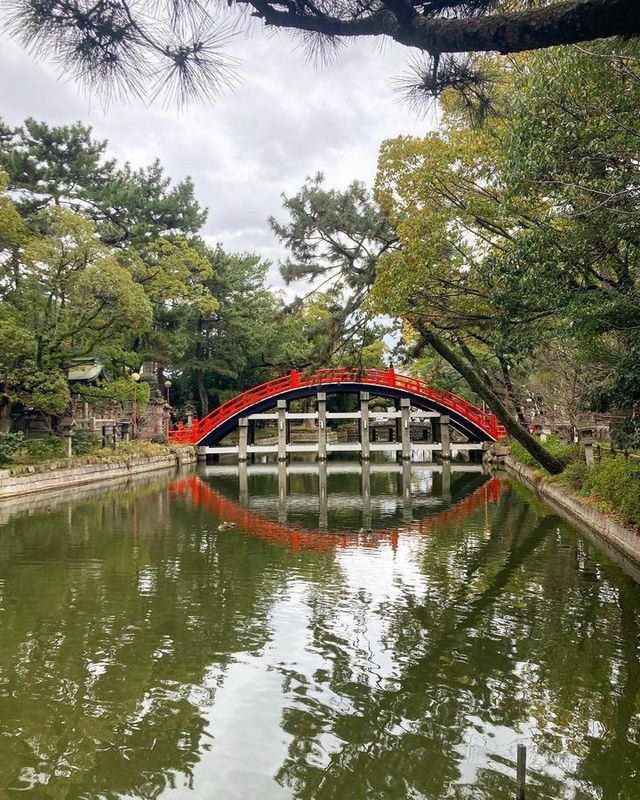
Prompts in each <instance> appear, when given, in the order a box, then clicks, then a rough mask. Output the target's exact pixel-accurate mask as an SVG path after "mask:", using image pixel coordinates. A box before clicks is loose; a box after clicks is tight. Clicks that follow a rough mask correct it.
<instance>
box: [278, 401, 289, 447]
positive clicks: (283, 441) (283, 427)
mask: <svg viewBox="0 0 640 800" xmlns="http://www.w3.org/2000/svg"><path fill="white" fill-rule="evenodd" d="M287 444H288V442H287V401H286V400H278V461H286V460H287Z"/></svg>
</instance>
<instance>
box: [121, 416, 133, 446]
mask: <svg viewBox="0 0 640 800" xmlns="http://www.w3.org/2000/svg"><path fill="white" fill-rule="evenodd" d="M131 427H132V423H131V422H129V421H128V420H123V421H122V422H121V423H120V438H121V439H122V441H123V442H128V441H129V440H130V439H131Z"/></svg>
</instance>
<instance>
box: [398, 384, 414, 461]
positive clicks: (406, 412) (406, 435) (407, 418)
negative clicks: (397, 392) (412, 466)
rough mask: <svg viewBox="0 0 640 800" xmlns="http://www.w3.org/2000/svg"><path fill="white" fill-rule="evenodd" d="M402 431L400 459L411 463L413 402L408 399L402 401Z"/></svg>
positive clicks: (404, 398)
mask: <svg viewBox="0 0 640 800" xmlns="http://www.w3.org/2000/svg"><path fill="white" fill-rule="evenodd" d="M400 431H401V432H400V437H401V442H402V450H401V451H400V458H401V459H402V461H411V400H409V398H408V397H403V398H402V399H401V400H400Z"/></svg>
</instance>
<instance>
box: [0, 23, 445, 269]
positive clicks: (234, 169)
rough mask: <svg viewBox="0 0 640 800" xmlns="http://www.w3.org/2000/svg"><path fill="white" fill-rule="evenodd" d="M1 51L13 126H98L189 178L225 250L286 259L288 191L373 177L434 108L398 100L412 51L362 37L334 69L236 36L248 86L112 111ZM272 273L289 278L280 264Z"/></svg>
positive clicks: (119, 154)
mask: <svg viewBox="0 0 640 800" xmlns="http://www.w3.org/2000/svg"><path fill="white" fill-rule="evenodd" d="M3 44H4V46H3V48H2V51H1V52H0V93H1V94H0V96H1V97H2V107H1V111H0V113H1V114H2V116H3V117H4V119H5V121H6V122H8V123H10V124H12V125H16V124H19V123H20V122H21V121H22V120H23V119H24V118H25V117H29V116H31V117H35V118H36V119H39V120H43V121H45V122H47V123H49V124H51V125H60V124H68V123H71V122H74V121H75V120H79V119H80V120H83V121H84V122H88V123H90V124H91V125H92V126H93V128H94V133H95V135H96V136H97V137H99V138H105V139H108V140H109V154H110V155H111V156H113V157H115V158H117V159H118V160H128V161H130V162H131V163H132V164H133V165H135V166H144V165H146V164H148V163H150V162H151V161H153V159H155V158H156V157H158V158H160V161H161V162H162V164H163V165H164V167H165V168H166V170H167V172H168V174H169V175H170V176H171V177H172V178H173V179H175V180H179V179H181V178H183V177H185V176H186V175H191V177H192V178H193V180H194V182H195V186H196V192H197V196H198V198H199V200H200V201H201V202H202V204H203V205H205V206H207V207H208V208H209V218H208V221H207V225H206V229H205V232H204V233H205V236H206V238H207V239H208V240H209V241H210V242H211V243H215V242H218V241H220V242H222V243H223V245H224V246H225V248H226V249H227V250H230V251H241V250H250V251H254V252H257V253H260V254H261V255H263V256H264V257H267V258H271V259H273V260H274V261H277V259H278V258H279V257H281V256H282V255H283V253H282V250H281V249H280V247H279V245H278V243H277V242H276V241H275V239H274V237H273V235H272V234H271V232H270V230H269V227H268V225H267V218H268V217H269V215H271V214H273V215H274V216H276V217H277V216H278V215H279V214H280V215H281V211H280V209H281V200H280V195H281V193H282V192H285V193H288V194H291V193H293V192H295V191H296V190H297V189H298V188H299V187H300V186H301V185H302V183H303V181H304V179H305V177H306V176H307V175H312V174H315V173H316V172H318V171H321V172H324V173H325V175H326V177H327V186H328V187H336V188H342V187H345V186H346V185H347V184H348V183H350V182H351V181H352V180H354V179H359V180H364V181H366V182H367V183H368V184H371V182H372V180H373V177H374V175H375V168H376V159H377V154H378V148H379V145H380V142H381V141H382V140H383V139H385V138H388V137H391V136H396V135H399V134H415V135H422V134H424V133H425V132H426V130H427V129H428V128H429V127H432V126H433V123H434V119H433V116H430V117H427V118H426V119H419V118H418V117H416V116H415V114H413V113H412V112H411V111H410V109H408V108H407V107H406V106H405V105H403V104H402V103H401V102H400V99H399V97H398V95H397V93H396V92H395V91H394V88H393V82H392V79H393V77H394V76H395V77H397V76H398V75H399V74H401V73H402V72H403V71H404V70H405V63H406V58H407V50H406V49H404V48H401V47H399V46H397V45H387V46H385V48H384V49H383V50H381V49H380V48H377V47H376V46H375V45H373V44H372V43H371V42H358V43H357V44H354V45H350V46H349V47H346V48H344V49H343V50H342V52H341V54H340V55H339V56H338V59H337V61H336V62H335V63H334V64H332V65H331V66H328V67H318V66H313V65H310V64H308V63H306V61H305V58H304V55H303V53H302V52H301V51H300V50H299V49H298V50H297V51H296V49H295V43H294V42H292V40H291V39H290V38H289V37H288V36H286V35H284V34H281V35H278V36H271V37H268V36H264V35H261V34H260V33H255V34H254V35H253V36H252V37H251V38H250V39H249V38H247V37H244V36H239V37H238V38H236V39H234V40H233V41H232V43H231V44H230V45H228V46H227V50H228V51H230V52H231V53H233V55H235V56H237V57H238V58H239V59H240V61H241V65H240V67H239V74H240V76H241V79H242V83H241V84H240V85H239V86H238V87H237V88H235V89H234V90H231V91H228V92H227V93H226V94H225V95H223V96H222V97H221V98H219V99H218V100H217V101H215V102H214V103H212V104H209V105H207V104H205V103H194V104H191V106H190V107H189V108H187V109H186V110H183V111H177V110H176V109H175V108H169V109H166V108H163V106H162V105H161V104H157V105H155V106H152V107H151V108H147V107H145V106H144V104H143V103H142V102H136V101H131V102H129V103H123V102H112V103H111V104H110V105H109V107H108V108H106V109H105V108H103V106H102V104H101V102H100V101H99V100H98V99H96V98H91V97H89V96H87V95H86V93H84V92H83V90H82V89H81V88H79V87H78V86H77V85H75V84H73V83H69V82H66V81H64V80H63V79H60V78H59V76H58V75H57V73H56V70H55V68H54V67H52V66H51V65H50V64H47V63H46V62H43V61H36V60H35V59H34V58H33V57H31V56H30V55H29V54H28V53H26V52H25V51H23V50H22V49H21V48H20V47H19V46H18V45H17V44H15V43H12V42H6V40H5V42H4V43H3ZM271 281H272V283H273V284H274V285H277V284H279V283H280V281H279V278H278V275H277V270H275V269H274V270H272V273H271Z"/></svg>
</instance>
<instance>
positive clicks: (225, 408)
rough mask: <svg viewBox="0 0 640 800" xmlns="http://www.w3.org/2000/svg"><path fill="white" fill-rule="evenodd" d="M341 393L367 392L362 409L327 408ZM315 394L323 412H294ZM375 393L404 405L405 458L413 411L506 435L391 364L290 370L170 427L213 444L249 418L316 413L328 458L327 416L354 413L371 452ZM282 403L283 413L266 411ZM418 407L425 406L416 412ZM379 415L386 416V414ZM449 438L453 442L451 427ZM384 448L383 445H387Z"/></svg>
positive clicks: (468, 429)
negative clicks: (292, 405)
mask: <svg viewBox="0 0 640 800" xmlns="http://www.w3.org/2000/svg"><path fill="white" fill-rule="evenodd" d="M335 393H351V394H359V395H360V398H361V406H360V411H359V412H357V413H356V414H351V415H349V414H346V413H345V414H340V413H331V412H327V411H326V395H327V394H335ZM314 395H315V396H317V399H318V411H317V412H315V413H314V414H297V415H296V414H291V413H288V403H289V401H291V400H296V399H299V398H304V397H311V396H314ZM370 395H373V396H376V397H385V398H389V399H390V400H393V401H394V402H395V403H396V408H397V409H398V410H397V412H395V413H392V414H391V416H395V417H397V426H398V431H399V436H398V438H399V439H401V442H400V443H399V444H398V446H397V448H396V449H397V450H398V452H400V451H402V456H403V457H405V458H407V457H410V452H409V455H407V447H411V446H412V443H411V442H410V440H409V437H410V425H411V417H412V415H413V416H421V412H422V416H432V417H439V418H440V420H441V421H442V422H443V423H445V425H444V426H443V428H446V429H447V431H448V425H449V424H450V425H451V426H452V427H453V428H455V429H456V430H457V431H459V432H460V433H461V434H462V435H463V436H464V437H465V438H466V440H467V441H468V442H471V443H482V442H491V441H495V440H496V439H499V438H500V437H501V436H504V435H506V430H505V428H504V427H503V426H501V425H499V424H498V420H497V418H496V416H495V414H488V413H486V412H485V411H483V410H482V409H480V408H478V407H477V406H474V405H473V404H472V403H469V402H468V401H467V400H464V399H463V398H462V397H458V395H455V394H453V393H451V392H447V391H442V390H438V389H432V388H431V387H430V386H429V385H428V384H426V383H425V382H424V381H421V380H418V379H417V378H412V377H409V376H408V375H399V374H397V373H396V372H395V370H394V369H393V368H389V369H387V370H377V369H368V370H358V369H321V370H316V371H315V372H311V373H300V372H298V371H296V370H292V371H291V372H290V373H289V374H288V375H285V376H283V377H281V378H276V379H275V380H272V381H267V383H263V384H261V385H260V386H255V387H254V388H253V389H249V390H248V391H246V392H243V393H242V394H239V395H237V396H236V397H233V398H232V399H231V400H227V402H226V403H223V404H222V405H220V406H219V407H218V408H216V409H215V410H214V411H212V412H211V413H210V414H207V416H206V417H203V418H202V419H200V420H198V419H194V420H193V422H192V424H191V425H189V426H186V425H184V424H182V423H180V424H179V425H178V427H177V428H175V429H173V430H171V431H170V432H169V439H170V441H171V442H173V443H174V444H193V445H203V446H207V447H213V446H215V445H217V444H219V443H220V442H221V440H222V439H223V438H224V437H225V436H226V435H227V434H228V433H230V432H231V431H232V430H234V429H235V428H240V433H241V435H242V432H243V425H246V423H247V421H248V420H254V421H255V420H256V419H272V420H274V421H276V422H278V421H280V424H279V427H280V429H283V428H285V427H286V428H288V426H285V425H284V420H285V419H286V420H291V419H295V418H308V417H314V418H315V419H316V420H318V428H319V444H318V445H317V446H316V447H317V448H318V450H317V452H319V454H320V457H321V458H323V457H324V456H325V455H326V451H327V445H326V420H327V419H332V418H334V419H335V418H339V417H341V418H347V417H349V416H351V417H357V418H358V419H359V420H360V427H361V445H360V446H361V451H362V455H363V456H365V457H368V454H369V447H370V445H369V438H370V437H369V430H368V425H369V420H370V419H371V420H375V417H376V414H375V413H373V412H372V413H370V412H369V409H368V401H369V396H370ZM276 405H277V408H278V413H276V414H264V413H262V412H264V411H265V410H266V409H269V408H273V406H276ZM412 408H414V409H418V410H419V411H416V412H412V411H411V409H412ZM377 416H383V414H378V415H377ZM385 416H386V415H385ZM243 421H244V422H243ZM400 434H402V435H400ZM284 436H285V434H284V433H283V441H284ZM323 436H324V442H323ZM446 440H447V444H446V447H447V448H448V446H449V445H448V433H447V434H446ZM241 442H242V437H241ZM251 444H252V443H251V442H249V451H251ZM323 444H324V448H323ZM240 447H241V449H240V451H239V452H240V456H241V457H242V453H243V451H242V444H241V445H240ZM283 447H284V450H283ZM460 447H462V445H460ZM296 449H298V450H300V451H301V452H302V448H299V447H297V446H296V445H290V443H289V442H288V441H284V445H282V446H280V444H279V445H274V450H273V452H277V453H278V457H279V458H281V457H283V456H284V457H286V454H287V453H290V452H295V451H296ZM329 449H331V448H329ZM334 449H340V448H334ZM342 449H346V448H342ZM371 449H374V450H375V449H376V447H375V446H373V445H371ZM379 449H383V448H382V446H381V447H380V448H379ZM441 449H442V450H443V455H444V450H445V446H444V445H443V446H442V448H441ZM365 451H366V452H365ZM245 453H246V446H245ZM245 457H246V456H245Z"/></svg>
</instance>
